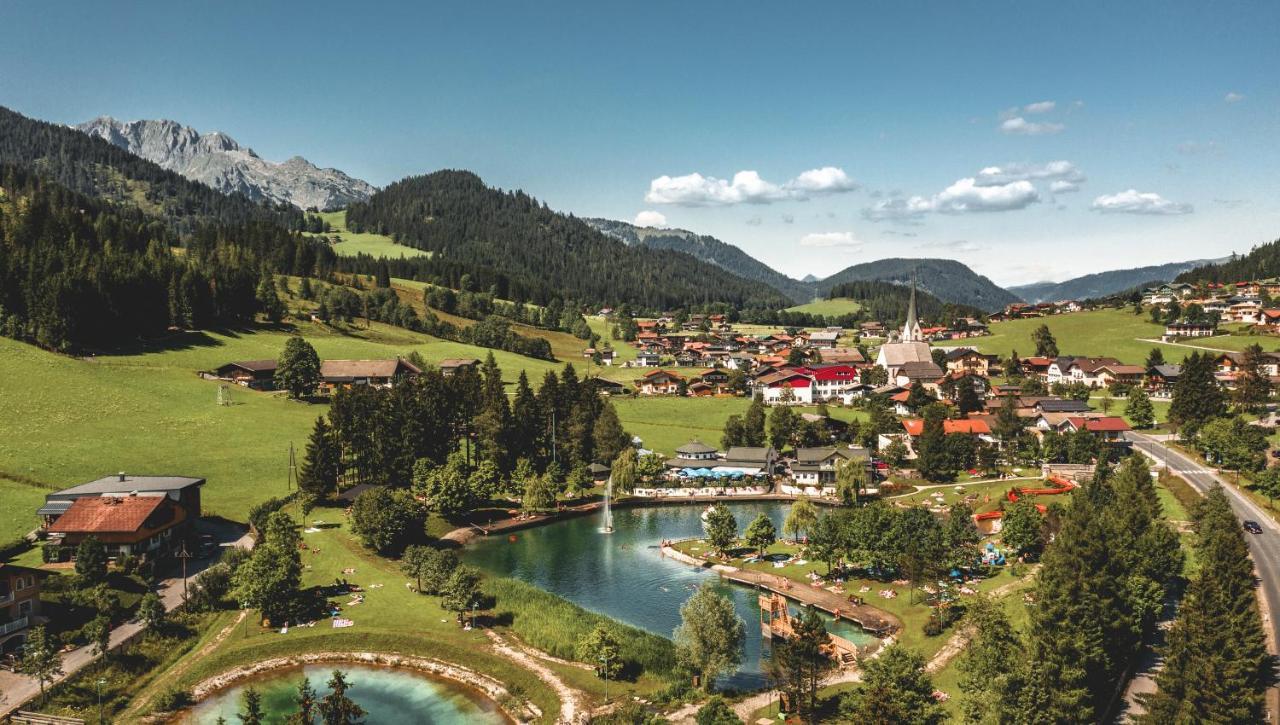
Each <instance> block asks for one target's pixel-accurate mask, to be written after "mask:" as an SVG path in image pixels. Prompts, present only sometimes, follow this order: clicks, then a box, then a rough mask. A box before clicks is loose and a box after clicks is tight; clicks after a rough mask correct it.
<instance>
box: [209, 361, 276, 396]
mask: <svg viewBox="0 0 1280 725" xmlns="http://www.w3.org/2000/svg"><path fill="white" fill-rule="evenodd" d="M275 374H276V361H275V360H241V361H239V362H229V363H227V364H226V365H223V366H222V367H220V368H218V369H216V370H214V371H213V376H214V377H216V378H218V379H219V380H226V381H227V382H230V383H235V384H236V385H243V386H245V387H246V388H250V389H253V390H270V389H272V388H273V387H275Z"/></svg>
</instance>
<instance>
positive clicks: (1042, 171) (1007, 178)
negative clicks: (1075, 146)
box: [975, 161, 1087, 186]
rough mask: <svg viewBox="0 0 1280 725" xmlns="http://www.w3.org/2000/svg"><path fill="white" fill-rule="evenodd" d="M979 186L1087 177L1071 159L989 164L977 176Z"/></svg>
mask: <svg viewBox="0 0 1280 725" xmlns="http://www.w3.org/2000/svg"><path fill="white" fill-rule="evenodd" d="M975 178H976V179H977V183H978V186H1001V185H1004V184H1008V183H1011V182H1014V181H1066V182H1070V183H1072V184H1081V183H1083V182H1084V181H1085V179H1086V178H1087V177H1086V176H1085V175H1084V172H1082V171H1081V170H1080V169H1079V168H1077V167H1076V165H1075V164H1073V163H1071V162H1070V161H1050V162H1049V163H1047V164H1005V165H1004V166H988V167H987V168H985V169H983V170H981V171H979V172H978V175H977V176H976V177H975Z"/></svg>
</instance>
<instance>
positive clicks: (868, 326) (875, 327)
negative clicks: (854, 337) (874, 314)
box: [858, 322, 886, 337]
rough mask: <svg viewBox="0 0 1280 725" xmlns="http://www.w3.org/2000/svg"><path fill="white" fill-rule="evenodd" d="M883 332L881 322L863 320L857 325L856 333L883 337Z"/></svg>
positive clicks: (883, 327) (883, 328)
mask: <svg viewBox="0 0 1280 725" xmlns="http://www.w3.org/2000/svg"><path fill="white" fill-rule="evenodd" d="M885 332H886V330H885V326H884V323H883V322H863V323H861V324H859V325H858V334H859V335H862V336H864V337H884V336H885Z"/></svg>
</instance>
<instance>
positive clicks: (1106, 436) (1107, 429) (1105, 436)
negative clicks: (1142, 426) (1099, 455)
mask: <svg viewBox="0 0 1280 725" xmlns="http://www.w3.org/2000/svg"><path fill="white" fill-rule="evenodd" d="M1081 430H1083V431H1088V432H1089V433H1093V434H1094V435H1096V436H1098V438H1100V439H1101V440H1102V442H1103V443H1109V444H1118V445H1128V444H1129V442H1128V440H1126V439H1125V436H1124V434H1125V433H1127V432H1128V431H1130V430H1132V428H1130V427H1129V424H1128V423H1126V422H1125V420H1124V418H1121V417H1119V416H1114V415H1108V416H1102V417H1099V418H1084V417H1069V418H1067V419H1066V420H1065V421H1063V423H1062V425H1060V426H1059V427H1058V432H1060V433H1070V432H1075V431H1081Z"/></svg>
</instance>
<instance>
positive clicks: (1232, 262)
mask: <svg viewBox="0 0 1280 725" xmlns="http://www.w3.org/2000/svg"><path fill="white" fill-rule="evenodd" d="M1277 275H1280V239H1277V240H1276V241H1274V242H1268V243H1266V244H1260V245H1258V246H1256V247H1254V248H1253V249H1251V250H1249V253H1248V254H1246V255H1244V256H1239V255H1236V254H1232V255H1231V256H1230V257H1227V258H1226V259H1224V260H1221V261H1219V262H1217V263H1210V264H1205V265H1203V266H1200V267H1196V268H1195V269H1192V270H1188V271H1186V272H1183V273H1182V274H1180V275H1178V277H1177V279H1176V281H1178V282H1190V283H1196V282H1227V283H1231V282H1240V281H1242V280H1250V279H1267V278H1269V277H1275V276H1277Z"/></svg>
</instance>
